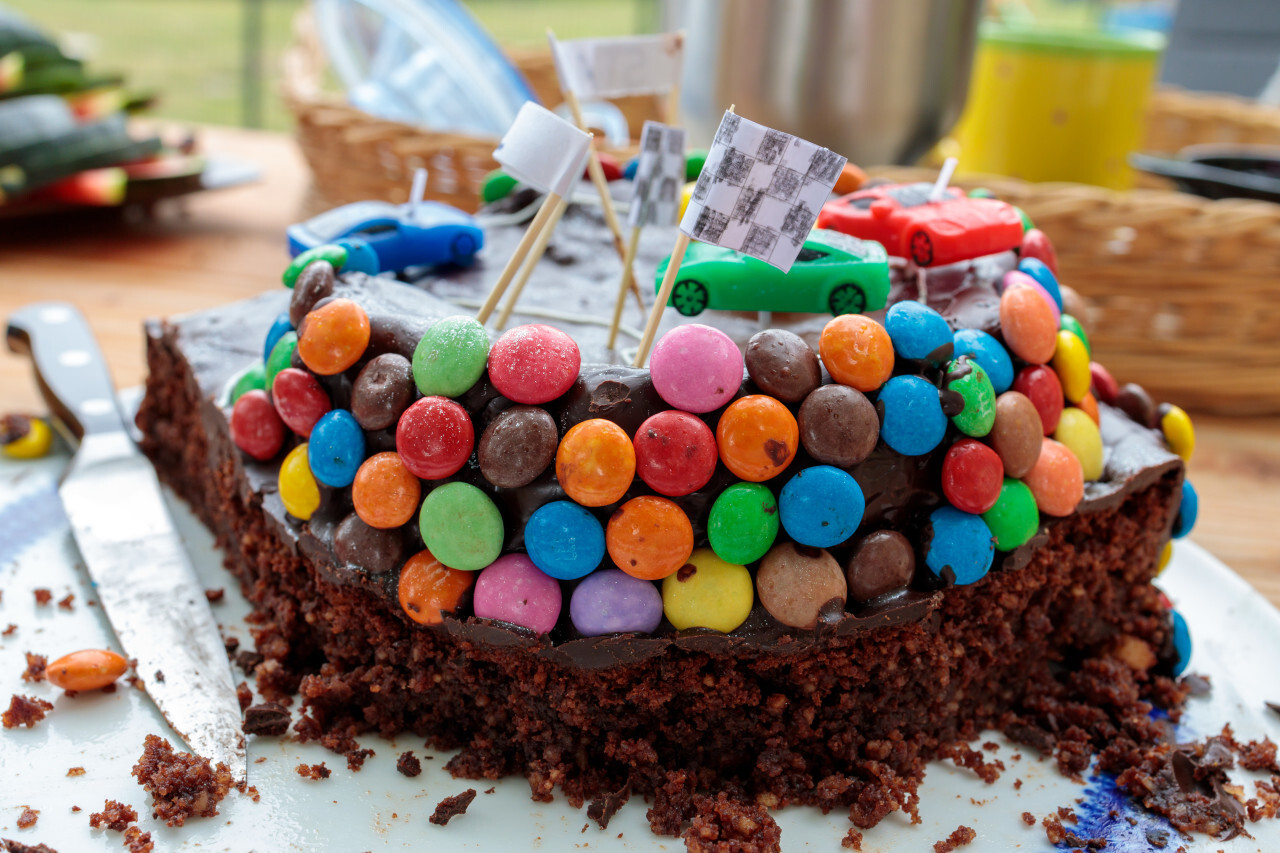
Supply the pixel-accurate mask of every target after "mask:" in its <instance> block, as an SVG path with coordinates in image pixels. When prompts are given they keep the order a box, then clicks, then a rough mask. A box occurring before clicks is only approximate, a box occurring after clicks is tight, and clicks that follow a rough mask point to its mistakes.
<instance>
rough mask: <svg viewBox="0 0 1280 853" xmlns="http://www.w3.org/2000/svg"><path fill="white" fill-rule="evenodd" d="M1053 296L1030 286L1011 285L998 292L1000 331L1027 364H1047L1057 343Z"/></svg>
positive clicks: (1015, 352) (1007, 345)
mask: <svg viewBox="0 0 1280 853" xmlns="http://www.w3.org/2000/svg"><path fill="white" fill-rule="evenodd" d="M1051 301H1052V300H1051V299H1049V298H1048V296H1047V295H1046V294H1045V293H1044V291H1043V290H1042V289H1041V290H1037V289H1036V288H1033V287H1010V288H1008V289H1006V290H1005V292H1004V293H1003V294H1002V295H1001V296H1000V331H1001V334H1003V335H1004V343H1005V346H1006V347H1008V348H1009V351H1010V352H1011V353H1013V354H1014V355H1016V356H1017V357H1018V358H1020V359H1022V360H1023V361H1026V362H1029V363H1030V364H1047V363H1048V362H1049V359H1051V358H1053V351H1054V349H1055V348H1056V347H1057V345H1058V318H1057V316H1056V315H1055V314H1054V312H1053V308H1052V307H1051V305H1050V302H1051Z"/></svg>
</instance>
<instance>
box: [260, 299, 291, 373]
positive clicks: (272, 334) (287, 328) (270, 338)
mask: <svg viewBox="0 0 1280 853" xmlns="http://www.w3.org/2000/svg"><path fill="white" fill-rule="evenodd" d="M292 331H293V323H291V322H289V312H288V311H284V312H282V313H280V314H277V315H276V318H275V319H274V320H272V321H271V328H270V329H267V339H266V340H265V341H263V345H262V360H263V361H264V362H265V361H266V360H267V359H269V358H271V351H272V350H273V349H275V348H276V344H278V343H280V339H281V338H283V337H284V336H285V334H286V333H287V332H292Z"/></svg>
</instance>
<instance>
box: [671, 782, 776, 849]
mask: <svg viewBox="0 0 1280 853" xmlns="http://www.w3.org/2000/svg"><path fill="white" fill-rule="evenodd" d="M693 808H694V810H695V811H694V815H693V820H692V821H691V822H690V824H689V828H688V829H687V830H685V832H684V845H685V849H686V850H687V851H688V853H719V851H736V850H752V851H759V853H780V851H781V850H782V845H781V843H780V842H781V839H782V829H781V828H780V827H779V826H778V823H777V821H775V820H774V819H773V816H772V815H770V814H769V812H768V811H767V810H766V809H765V808H764V806H762V805H760V804H759V803H744V802H742V801H740V800H734V799H730V798H729V795H728V794H726V793H725V792H724V791H721V792H720V793H719V794H717V795H716V796H715V798H712V797H706V796H702V795H700V794H698V795H695V796H694V798H693Z"/></svg>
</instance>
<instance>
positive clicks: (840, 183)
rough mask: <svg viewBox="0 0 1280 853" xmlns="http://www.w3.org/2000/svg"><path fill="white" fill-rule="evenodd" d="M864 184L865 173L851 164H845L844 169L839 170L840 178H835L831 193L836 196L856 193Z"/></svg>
mask: <svg viewBox="0 0 1280 853" xmlns="http://www.w3.org/2000/svg"><path fill="white" fill-rule="evenodd" d="M866 182H867V173H866V172H864V171H862V169H860V168H858V167H857V166H855V165H854V164H852V163H845V164H844V168H842V169H841V170H840V177H838V178H836V185H835V187H833V188H832V190H831V191H832V192H833V193H835V194H836V195H848V194H849V193H854V192H857V191H858V189H859V188H860V187H861V186H862V185H863V184H865V183H866Z"/></svg>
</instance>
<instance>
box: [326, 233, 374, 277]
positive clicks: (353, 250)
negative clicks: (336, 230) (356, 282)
mask: <svg viewBox="0 0 1280 853" xmlns="http://www.w3.org/2000/svg"><path fill="white" fill-rule="evenodd" d="M336 245H338V246H340V247H341V248H343V249H346V251H347V259H346V260H345V261H343V262H342V266H341V267H339V268H338V271H339V272H362V273H364V274H365V275H377V274H378V273H380V272H382V266H381V263H380V261H379V260H378V253H377V252H376V251H374V248H373V246H371V245H369V241H367V240H363V239H361V238H359V237H343V238H342V239H341V240H338V241H337V242H336Z"/></svg>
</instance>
